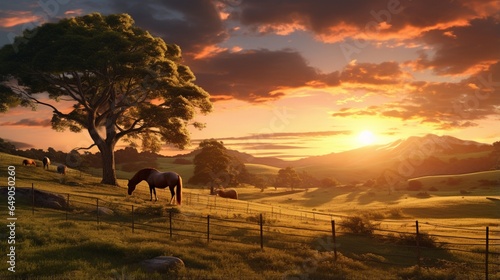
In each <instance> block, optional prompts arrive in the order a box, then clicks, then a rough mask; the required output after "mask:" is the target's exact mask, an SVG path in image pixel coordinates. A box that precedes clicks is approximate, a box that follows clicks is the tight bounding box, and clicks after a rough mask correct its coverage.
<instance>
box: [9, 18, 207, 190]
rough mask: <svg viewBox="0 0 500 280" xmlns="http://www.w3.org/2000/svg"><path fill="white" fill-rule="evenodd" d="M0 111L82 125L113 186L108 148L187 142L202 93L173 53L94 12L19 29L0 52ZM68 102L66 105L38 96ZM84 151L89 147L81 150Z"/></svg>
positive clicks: (124, 22) (57, 124)
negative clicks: (43, 110)
mask: <svg viewBox="0 0 500 280" xmlns="http://www.w3.org/2000/svg"><path fill="white" fill-rule="evenodd" d="M2 81H3V83H2V87H0V91H1V93H0V112H4V111H6V110H7V109H8V108H10V107H12V106H16V105H30V106H32V107H33V108H35V107H36V106H37V105H43V106H47V107H49V108H51V109H52V111H53V115H52V127H53V128H54V129H55V130H58V131H61V130H64V129H69V130H70V131H72V132H80V131H82V130H87V131H88V133H89V135H90V137H91V138H92V140H93V142H94V143H93V145H92V146H97V148H98V149H99V152H100V156H101V161H102V183H104V184H110V185H116V184H117V180H116V173H115V154H114V150H115V145H116V143H117V142H118V141H120V140H123V141H128V142H133V143H135V142H136V141H138V142H140V143H141V144H142V149H143V150H149V151H153V152H156V151H158V150H159V149H160V148H161V146H162V145H163V144H165V143H168V144H172V145H174V146H176V147H178V148H180V149H182V148H184V147H185V146H186V145H187V144H189V142H190V139H189V131H188V126H189V125H193V126H194V127H196V128H202V127H203V124H201V123H198V122H193V121H192V120H193V118H194V116H195V114H196V113H197V112H199V113H208V112H210V111H211V109H212V103H211V102H210V99H209V98H210V96H209V94H208V93H207V92H206V91H205V90H203V89H202V88H200V87H199V86H197V85H196V84H195V83H194V81H195V76H194V74H193V73H192V72H191V70H190V69H189V67H187V66H186V65H183V64H182V56H181V50H180V48H179V46H177V45H175V44H166V43H165V42H164V41H163V40H162V39H161V38H159V37H153V36H152V35H151V34H150V33H149V32H147V31H145V30H142V29H140V28H138V27H136V26H135V25H134V21H133V20H132V18H131V17H130V16H129V15H127V14H119V15H108V16H103V15H100V14H98V13H94V14H90V15H86V16H83V17H76V18H67V19H62V20H60V21H59V22H57V23H45V24H43V25H41V26H39V27H36V28H34V29H33V30H25V31H24V33H23V35H22V36H20V37H17V38H15V40H14V42H13V43H12V44H8V45H5V46H4V47H3V48H2V49H0V82H2ZM44 92H46V93H48V97H49V98H50V99H52V100H55V101H60V100H65V101H67V102H72V103H73V105H72V110H71V111H70V112H67V111H65V110H66V108H67V104H65V105H64V106H58V105H55V103H53V102H48V101H47V100H46V96H47V95H39V93H44ZM88 148H90V147H88Z"/></svg>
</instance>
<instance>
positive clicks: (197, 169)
mask: <svg viewBox="0 0 500 280" xmlns="http://www.w3.org/2000/svg"><path fill="white" fill-rule="evenodd" d="M193 163H194V172H193V176H192V177H191V178H190V179H189V182H190V183H193V184H205V185H207V184H208V185H209V186H210V193H212V194H213V193H214V188H215V187H228V186H236V185H238V184H239V182H240V181H239V179H240V178H239V177H240V176H242V175H243V174H247V173H248V172H247V170H246V167H245V165H244V164H243V163H241V162H240V161H239V160H238V159H237V158H235V157H232V156H230V155H229V154H228V151H227V149H226V147H224V143H222V142H221V141H217V140H215V139H209V140H203V141H202V142H201V143H200V145H199V147H198V153H197V154H196V156H195V157H194V159H193Z"/></svg>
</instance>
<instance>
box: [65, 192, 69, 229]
mask: <svg viewBox="0 0 500 280" xmlns="http://www.w3.org/2000/svg"><path fill="white" fill-rule="evenodd" d="M68 212H69V193H68V199H66V222H67V221H68Z"/></svg>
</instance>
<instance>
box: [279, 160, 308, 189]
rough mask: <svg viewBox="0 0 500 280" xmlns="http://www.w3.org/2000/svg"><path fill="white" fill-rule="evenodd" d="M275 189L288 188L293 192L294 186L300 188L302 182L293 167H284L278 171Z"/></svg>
mask: <svg viewBox="0 0 500 280" xmlns="http://www.w3.org/2000/svg"><path fill="white" fill-rule="evenodd" d="M275 184H276V187H283V188H290V189H291V190H292V191H293V188H294V186H300V184H302V180H301V179H300V177H299V174H297V172H296V171H295V169H293V167H290V166H289V167H286V168H283V169H280V170H278V176H277V177H276V181H275Z"/></svg>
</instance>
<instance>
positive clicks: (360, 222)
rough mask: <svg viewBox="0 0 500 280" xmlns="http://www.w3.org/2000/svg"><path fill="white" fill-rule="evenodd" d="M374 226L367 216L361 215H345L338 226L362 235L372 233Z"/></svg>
mask: <svg viewBox="0 0 500 280" xmlns="http://www.w3.org/2000/svg"><path fill="white" fill-rule="evenodd" d="M376 226H377V225H376V224H373V223H372V222H371V221H370V220H369V219H368V218H367V217H362V216H352V217H346V218H344V219H343V220H342V223H341V224H340V227H341V228H342V229H344V230H346V231H348V232H352V233H356V234H364V235H372V234H373V231H374V230H375V229H376Z"/></svg>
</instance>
